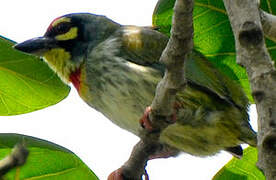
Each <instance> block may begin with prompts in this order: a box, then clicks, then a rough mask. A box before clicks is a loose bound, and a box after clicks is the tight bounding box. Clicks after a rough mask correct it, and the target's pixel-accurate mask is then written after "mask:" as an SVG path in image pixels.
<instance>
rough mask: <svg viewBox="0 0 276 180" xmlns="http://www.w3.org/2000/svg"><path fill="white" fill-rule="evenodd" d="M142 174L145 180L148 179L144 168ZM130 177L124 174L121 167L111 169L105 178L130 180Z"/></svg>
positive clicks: (109, 179) (108, 179)
mask: <svg viewBox="0 0 276 180" xmlns="http://www.w3.org/2000/svg"><path fill="white" fill-rule="evenodd" d="M143 175H144V179H145V180H149V175H148V173H147V171H146V170H145V172H144V174H143ZM130 179H131V178H128V177H126V176H125V175H124V173H123V168H122V167H121V168H119V169H117V170H115V171H113V172H112V173H111V174H110V175H109V176H108V178H107V180H130ZM138 179H140V178H138Z"/></svg>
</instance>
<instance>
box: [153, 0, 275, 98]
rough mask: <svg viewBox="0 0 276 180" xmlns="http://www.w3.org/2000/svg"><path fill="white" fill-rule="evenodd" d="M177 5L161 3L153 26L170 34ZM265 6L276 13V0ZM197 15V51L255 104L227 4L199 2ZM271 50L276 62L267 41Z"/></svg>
mask: <svg viewBox="0 0 276 180" xmlns="http://www.w3.org/2000/svg"><path fill="white" fill-rule="evenodd" d="M174 3H175V0H159V1H158V3H157V5H156V7H155V10H154V13H153V25H154V26H156V27H158V28H159V31H161V32H163V33H166V34H168V35H169V34H170V29H171V19H172V12H173V10H172V8H173V6H174ZM261 5H262V8H263V9H264V10H267V11H269V12H271V13H274V14H275V13H276V1H272V0H265V1H261ZM193 16H194V46H195V49H196V50H197V51H199V52H201V53H202V54H203V55H205V56H206V57H207V58H208V59H209V60H210V61H211V62H212V63H213V64H214V65H215V66H216V67H218V69H220V70H221V72H224V73H225V74H226V75H227V76H228V77H230V78H231V79H233V80H236V81H238V82H239V83H240V84H241V85H242V87H243V88H244V91H245V92H246V94H247V96H248V97H249V99H250V101H251V102H253V98H252V96H251V90H250V84H249V81H248V78H247V74H246V71H245V69H244V68H242V67H240V66H239V65H237V64H236V52H235V41H234V36H233V33H232V29H231V26H230V23H229V20H228V16H227V13H226V10H225V8H224V4H223V1H222V0H212V1H210V0H195V7H194V14H193ZM267 48H268V50H269V52H270V54H271V56H272V59H274V61H275V60H276V44H275V43H274V42H272V41H270V40H267ZM275 64H276V63H275Z"/></svg>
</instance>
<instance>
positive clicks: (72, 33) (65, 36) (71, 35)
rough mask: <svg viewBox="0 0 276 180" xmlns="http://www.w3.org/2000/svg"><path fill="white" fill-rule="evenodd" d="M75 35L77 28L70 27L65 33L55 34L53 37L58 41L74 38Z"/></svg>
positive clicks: (76, 34)
mask: <svg viewBox="0 0 276 180" xmlns="http://www.w3.org/2000/svg"><path fill="white" fill-rule="evenodd" d="M77 36H78V28H77V27H72V28H71V29H70V30H69V31H68V32H67V33H65V34H60V35H57V36H56V37H55V39H56V40H59V41H66V40H70V39H75V38H76V37H77Z"/></svg>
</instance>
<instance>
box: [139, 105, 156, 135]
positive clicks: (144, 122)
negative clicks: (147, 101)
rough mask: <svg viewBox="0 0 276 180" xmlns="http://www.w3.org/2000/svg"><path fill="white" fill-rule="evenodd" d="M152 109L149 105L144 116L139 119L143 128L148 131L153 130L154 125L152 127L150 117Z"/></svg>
mask: <svg viewBox="0 0 276 180" xmlns="http://www.w3.org/2000/svg"><path fill="white" fill-rule="evenodd" d="M151 110H152V109H151V107H150V106H148V107H147V108H146V109H145V111H144V115H143V116H142V118H141V119H140V121H139V123H140V125H141V126H142V128H144V129H146V130H148V131H153V127H152V125H151V122H150V119H149V114H150V112H151Z"/></svg>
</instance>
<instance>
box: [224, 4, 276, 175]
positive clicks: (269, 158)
mask: <svg viewBox="0 0 276 180" xmlns="http://www.w3.org/2000/svg"><path fill="white" fill-rule="evenodd" d="M224 5H225V7H226V10H227V13H228V16H229V19H230V23H231V26H232V29H233V32H234V36H235V45H236V52H237V63H238V64H240V65H242V66H244V67H245V68H246V71H247V74H248V78H249V81H250V85H251V89H252V95H253V97H254V100H255V103H256V107H257V112H258V166H259V168H260V169H262V170H263V172H264V173H265V176H266V178H267V179H268V180H272V179H274V180H275V178H276V168H275V164H276V105H275V104H276V71H275V67H274V64H273V62H272V60H271V57H270V55H269V53H268V51H267V48H266V46H265V39H264V36H263V34H264V32H263V28H262V24H261V18H260V14H259V8H258V2H257V0H239V1H232V0H224ZM273 21H274V20H273ZM264 29H266V28H264ZM268 29H269V28H268ZM273 31H274V30H273ZM269 32H270V33H269ZM271 32H272V31H271V29H270V31H268V30H266V33H267V34H271ZM273 33H274V32H273ZM269 36H270V35H269Z"/></svg>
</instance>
